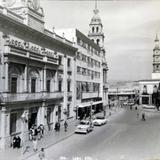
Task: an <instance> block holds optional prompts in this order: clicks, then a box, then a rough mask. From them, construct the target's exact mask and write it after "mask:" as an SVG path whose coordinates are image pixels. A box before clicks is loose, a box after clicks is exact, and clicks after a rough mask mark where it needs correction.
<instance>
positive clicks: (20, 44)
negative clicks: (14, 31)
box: [8, 37, 57, 58]
mask: <svg viewBox="0 0 160 160" xmlns="http://www.w3.org/2000/svg"><path fill="white" fill-rule="evenodd" d="M8 45H9V46H13V47H16V48H19V49H25V50H27V51H30V52H34V53H38V54H43V55H46V56H48V57H54V58H56V57H57V52H54V51H52V50H49V49H47V48H43V47H41V46H38V45H36V44H33V43H31V42H26V41H22V40H19V39H14V38H12V37H10V39H9V43H8Z"/></svg>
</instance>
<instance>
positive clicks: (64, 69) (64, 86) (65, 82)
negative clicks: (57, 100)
mask: <svg viewBox="0 0 160 160" xmlns="http://www.w3.org/2000/svg"><path fill="white" fill-rule="evenodd" d="M63 93H64V97H63V110H62V112H64V111H67V56H66V55H65V56H64V60H63ZM66 119H67V115H66V114H65V115H64V120H66Z"/></svg>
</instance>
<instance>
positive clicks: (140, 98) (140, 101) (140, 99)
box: [139, 95, 142, 105]
mask: <svg viewBox="0 0 160 160" xmlns="http://www.w3.org/2000/svg"><path fill="white" fill-rule="evenodd" d="M139 104H140V105H141V104H142V95H140V96H139Z"/></svg>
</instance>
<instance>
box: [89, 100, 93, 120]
mask: <svg viewBox="0 0 160 160" xmlns="http://www.w3.org/2000/svg"><path fill="white" fill-rule="evenodd" d="M92 105H93V102H91V109H90V119H91V120H92Z"/></svg>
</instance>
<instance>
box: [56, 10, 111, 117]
mask: <svg viewBox="0 0 160 160" xmlns="http://www.w3.org/2000/svg"><path fill="white" fill-rule="evenodd" d="M93 12H94V15H93V17H92V19H91V22H90V24H89V34H88V36H86V35H84V34H83V33H82V32H80V31H79V30H78V29H73V28H70V29H57V30H56V31H55V32H56V33H57V34H59V35H61V36H62V35H65V37H66V38H67V39H69V40H70V41H74V42H75V46H76V47H77V48H78V51H77V53H76V58H75V59H76V63H75V67H74V68H75V73H76V76H75V81H76V82H75V86H76V87H75V88H74V93H75V97H76V100H75V101H74V103H75V105H74V111H75V112H76V117H79V118H80V119H82V118H84V117H89V116H90V115H91V114H92V112H94V113H96V112H99V111H102V110H105V109H106V106H107V104H108V83H107V72H108V66H107V61H106V51H105V48H104V33H103V25H102V22H101V19H100V17H99V15H98V12H99V11H98V9H97V8H96V7H95V9H94V11H93Z"/></svg>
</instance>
